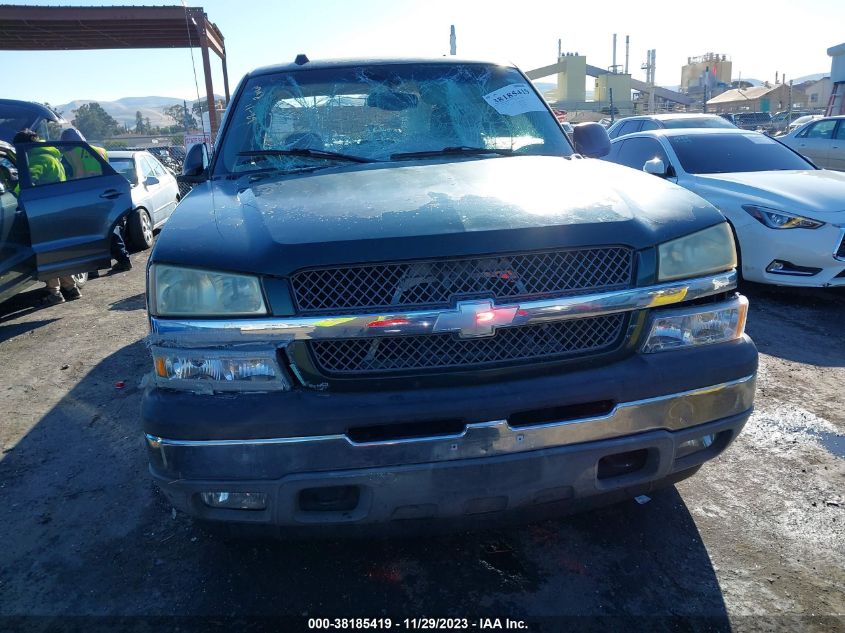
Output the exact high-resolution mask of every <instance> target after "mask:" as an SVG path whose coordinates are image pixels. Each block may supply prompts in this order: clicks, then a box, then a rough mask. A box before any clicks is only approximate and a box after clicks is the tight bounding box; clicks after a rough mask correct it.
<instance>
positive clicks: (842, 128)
mask: <svg viewBox="0 0 845 633" xmlns="http://www.w3.org/2000/svg"><path fill="white" fill-rule="evenodd" d="M833 138H835V139H836V140H837V141H845V119H840V120H839V127H837V128H836V135H835V136H834V137H833Z"/></svg>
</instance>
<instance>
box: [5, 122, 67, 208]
mask: <svg viewBox="0 0 845 633" xmlns="http://www.w3.org/2000/svg"><path fill="white" fill-rule="evenodd" d="M40 142H43V139H40V138H38V134H37V133H36V132H34V131H33V130H30V129H29V128H27V129H24V130H21V131H20V132H18V133H17V134H15V137H14V138H13V139H12V143H13V144H17V143H40ZM26 156H27V164H28V165H29V180H30V182H31V183H32V186H33V187H37V186H38V185H48V184H50V183H53V182H63V181H65V180H66V179H67V177H66V174H65V168H64V166H63V165H62V154H61V152H60V151H59V150H57V149H56V148H55V147H49V146H41V147H33V148H32V149H30V150H28V151H27V154H26ZM14 193H15V195H18V194H19V193H20V184H18V185H17V186H15V190H14Z"/></svg>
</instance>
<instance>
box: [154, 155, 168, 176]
mask: <svg viewBox="0 0 845 633" xmlns="http://www.w3.org/2000/svg"><path fill="white" fill-rule="evenodd" d="M150 162H151V163H152V164H153V169H154V170H155V175H156V178H161V177H162V176H166V175H167V170H166V169H165V168H164V167H163V166H162V164H161V163H160V162H158V160H157V159H153V160H151V161H150Z"/></svg>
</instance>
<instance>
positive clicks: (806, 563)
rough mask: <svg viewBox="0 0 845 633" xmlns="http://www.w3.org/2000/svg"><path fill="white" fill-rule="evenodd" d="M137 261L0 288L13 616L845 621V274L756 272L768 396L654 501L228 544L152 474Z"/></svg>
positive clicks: (742, 623) (22, 622)
mask: <svg viewBox="0 0 845 633" xmlns="http://www.w3.org/2000/svg"><path fill="white" fill-rule="evenodd" d="M144 261H145V254H143V253H142V254H136V255H134V256H133V262H134V264H135V267H134V269H133V270H132V271H131V272H129V273H125V274H121V275H115V276H111V277H102V278H99V279H95V280H92V281H90V282H89V283H88V285H87V286H86V287H85V289H84V297H83V298H82V300H80V301H76V302H72V303H66V304H63V305H59V306H55V307H51V308H38V307H37V305H36V304H37V302H38V299H39V296H40V291H39V290H37V289H36V290H31V291H29V292H25V293H22V294H20V295H18V296H17V297H16V298H14V299H12V300H11V301H9V302H6V303H5V304H0V360H1V362H0V450H2V454H0V630H14V629H15V627H18V628H21V629H25V628H31V627H32V626H35V625H38V626H41V625H44V626H47V625H45V624H44V623H47V624H50V623H60V624H61V623H66V622H68V621H77V620H66V619H65V618H67V616H115V617H121V618H126V619H121V620H119V621H118V622H120V623H121V625H120V626H118V627H116V628H124V627H125V626H128V625H129V624H130V623H135V624H137V623H138V622H147V620H144V619H143V618H140V619H136V618H137V616H145V617H149V616H186V615H187V616H191V615H196V616H207V617H211V618H212V619H210V620H205V621H204V623H205V626H204V628H208V629H214V630H230V629H229V628H228V627H227V625H226V624H225V623H226V622H229V620H228V618H233V617H234V618H240V617H252V616H279V615H289V616H294V617H296V618H300V619H298V620H295V621H294V622H296V623H298V624H295V625H294V624H291V625H290V626H289V627H287V628H288V630H294V629H296V628H299V627H300V626H301V627H302V628H304V626H305V620H302V619H301V618H303V617H336V616H337V617H356V616H357V617H371V618H375V617H388V616H389V617H391V618H392V619H393V620H394V621H400V620H403V619H404V618H414V617H416V618H419V617H427V616H452V617H470V618H475V617H476V616H481V615H483V616H488V617H494V618H495V617H498V618H505V617H510V618H529V623H530V624H531V626H532V628H543V629H547V630H574V629H576V628H578V629H579V630H580V628H590V627H591V626H595V630H613V629H617V628H624V629H626V630H631V629H636V630H649V631H653V630H656V631H659V630H673V631H674V630H743V631H744V630H754V631H757V630H760V631H770V630H814V631H816V630H817V631H832V630H845V617H843V614H845V485H844V484H845V407H843V405H845V335H843V319H845V292H842V291H800V292H796V291H789V290H774V289H766V288H762V287H749V288H745V289H744V291H745V292H746V294H747V295H748V296H749V298H750V300H751V311H750V317H749V326H748V331H749V333H750V334H751V336H752V338H754V340H755V341H756V343H757V345H758V346H759V349H760V353H761V355H760V361H761V366H760V373H759V380H758V394H757V401H756V404H757V411H756V413H755V414H754V416H753V417H752V419H751V420H750V422H749V424H748V425H747V427H746V429H745V431H744V432H743V433H742V435H741V436H740V437H739V439H738V440H737V442H736V443H735V444H734V445H733V446H732V447H731V448H730V449H729V450H728V451H727V452H726V453H725V454H724V455H723V456H722V457H720V458H719V459H717V460H716V461H714V462H712V463H710V464H708V465H705V467H704V468H703V469H702V470H701V472H700V473H699V474H698V475H697V476H696V477H694V478H692V479H690V480H687V481H685V482H682V483H681V484H679V485H678V486H677V488H670V489H668V490H665V491H662V492H660V493H656V494H655V495H653V497H652V498H651V500H650V501H649V502H647V503H644V504H639V503H636V502H635V501H634V500H633V499H632V500H630V501H628V502H624V503H621V504H618V505H616V506H613V507H609V508H605V509H602V510H598V511H595V512H592V513H588V514H582V515H577V516H572V517H567V518H562V519H559V520H555V521H549V522H545V523H539V524H535V525H530V526H526V527H522V528H518V529H512V530H502V531H494V532H488V533H480V534H460V535H454V536H449V537H438V538H429V539H416V540H393V541H354V542H344V541H337V542H334V541H331V542H326V541H319V542H304V543H303V542H296V543H288V542H257V543H249V542H247V543H244V542H237V543H232V542H229V541H225V540H222V539H220V538H219V537H214V536H211V535H209V534H207V533H206V532H204V531H202V530H201V529H199V528H197V527H196V526H195V525H194V524H193V523H192V522H191V521H190V520H189V519H187V518H186V517H184V516H182V515H180V514H176V513H175V512H173V511H172V508H171V507H170V506H169V505H168V504H167V503H166V501H165V500H164V498H163V497H162V496H161V495H160V494H159V493H158V492H157V491H156V490H155V488H154V487H153V486H152V484H151V482H150V480H149V477H148V474H147V470H146V454H145V451H144V446H143V443H142V439H141V430H140V426H139V415H138V413H139V401H140V390H139V383H140V381H141V378H142V376H143V374H144V373H145V372H147V371H148V370H149V369H151V363H150V359H149V356H148V353H147V350H146V348H145V346H144V337H145V335H146V333H147V324H146V313H145V309H144V296H143V292H144ZM17 616H42V617H41V618H37V619H34V620H33V619H19V618H18V617H17ZM583 616H592V617H591V618H584V617H583ZM597 616H601V618H602V619H599V620H595V619H592V618H593V617H597ZM51 618H61V619H58V620H54V619H51ZM79 621H80V622H86V621H87V620H84V619H83V620H79ZM96 621H98V620H92V622H96ZM103 621H107V620H103ZM89 624H90V622H89ZM470 626H471V628H478V623H477V622H476V621H475V620H471V622H470ZM218 627H219V628H218ZM45 630H47V629H45ZM115 630H116V629H115ZM145 630H146V629H145ZM150 630H153V629H150ZM156 630H171V629H169V628H164V629H156ZM183 630H184V629H183ZM244 630H246V629H244Z"/></svg>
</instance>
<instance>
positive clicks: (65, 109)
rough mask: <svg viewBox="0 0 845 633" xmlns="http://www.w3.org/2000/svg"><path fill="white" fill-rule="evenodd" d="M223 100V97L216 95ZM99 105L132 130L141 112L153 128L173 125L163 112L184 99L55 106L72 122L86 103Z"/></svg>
mask: <svg viewBox="0 0 845 633" xmlns="http://www.w3.org/2000/svg"><path fill="white" fill-rule="evenodd" d="M214 96H215V98H217V99H222V98H223V97H222V95H214ZM194 101H196V100H194ZM194 101H190V100H189V101H188V107H189V108H190V107H191V106H193V104H194ZM94 102H96V103H99V104H100V106H101V107H102V108H103V110H105V111H106V112H108V113H109V114H110V115H111V116H112V117H114V119H115V120H116V121H117V122H118V123H120V124H121V125H126V126H128V127H129V128H130V129H131V128H134V127H135V113H136V112H138V111H140V112H141V116H142V117H144V118H145V119H147V118H149V119H150V124H151V125H153V126H168V125H173V120H172V119H170V118H169V117H166V116H165V115H164V114H163V113H162V110H163V109H164V108H167V107H169V106H172V105H181V104H182V99H178V98H175V97H122V98H121V99H117V100H116V101H97V100H96V99H75V100H74V101H70V102H68V103H63V104H61V105H57V106H54V107H55V108H56V109H57V110H59V111H60V112H61V113H62V114H63V116H64V117H65V118H66V119H67V120H68V121H70V120H71V119H73V111H74V110H76V109H78V108H79V107H80V106H81V105H84V104H86V103H94Z"/></svg>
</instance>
